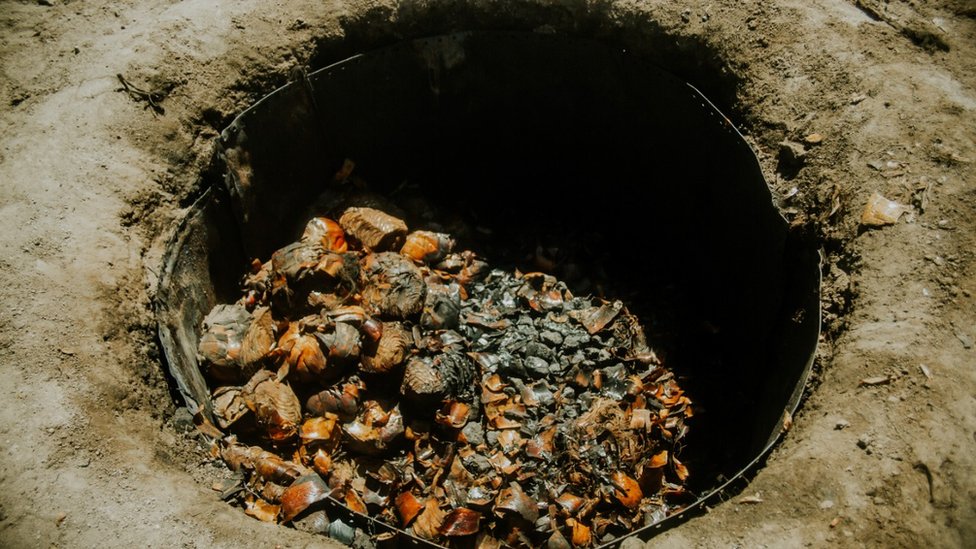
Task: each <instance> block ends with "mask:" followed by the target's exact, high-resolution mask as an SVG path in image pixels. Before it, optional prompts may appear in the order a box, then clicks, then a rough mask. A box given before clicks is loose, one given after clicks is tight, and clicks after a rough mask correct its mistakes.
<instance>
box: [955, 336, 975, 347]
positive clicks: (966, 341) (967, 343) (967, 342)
mask: <svg viewBox="0 0 976 549" xmlns="http://www.w3.org/2000/svg"><path fill="white" fill-rule="evenodd" d="M956 338H957V339H958V340H959V342H960V343H962V346H963V348H964V349H972V348H973V338H971V337H969V336H968V335H966V334H964V333H962V332H956Z"/></svg>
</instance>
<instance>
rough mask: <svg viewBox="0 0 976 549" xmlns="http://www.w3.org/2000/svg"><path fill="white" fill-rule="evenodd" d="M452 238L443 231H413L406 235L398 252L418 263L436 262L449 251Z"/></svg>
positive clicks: (452, 246)
mask: <svg viewBox="0 0 976 549" xmlns="http://www.w3.org/2000/svg"><path fill="white" fill-rule="evenodd" d="M453 248H454V239H453V238H451V236H450V235H447V234H444V233H435V232H431V231H414V232H412V233H410V234H408V235H407V238H406V241H405V242H404V243H403V247H402V248H400V254H401V255H404V256H406V257H408V258H410V259H412V260H414V261H416V262H418V263H437V262H438V261H440V260H442V259H444V257H445V256H446V255H447V254H449V253H451V250H452V249H453Z"/></svg>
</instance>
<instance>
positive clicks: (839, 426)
mask: <svg viewBox="0 0 976 549" xmlns="http://www.w3.org/2000/svg"><path fill="white" fill-rule="evenodd" d="M850 426H851V423H850V422H849V421H847V420H846V419H838V420H837V423H835V424H834V430H835V431H842V430H844V429H847V428H848V427H850Z"/></svg>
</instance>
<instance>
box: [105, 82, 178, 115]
mask: <svg viewBox="0 0 976 549" xmlns="http://www.w3.org/2000/svg"><path fill="white" fill-rule="evenodd" d="M115 76H116V77H118V79H119V82H121V83H122V89H121V90H119V91H124V92H125V93H127V94H129V97H131V98H132V99H133V100H134V101H145V102H146V108H147V109H152V112H153V116H159V115H161V114H166V110H165V109H163V106H162V105H160V104H159V103H160V101H162V100H163V99H164V98H165V97H166V96H165V95H163V94H161V93H157V92H148V91H146V90H143V89H141V88H137V87H136V86H135V85H133V84H132V83H131V82H129V81H128V80H126V79H125V77H124V76H122V75H121V74H116V75H115Z"/></svg>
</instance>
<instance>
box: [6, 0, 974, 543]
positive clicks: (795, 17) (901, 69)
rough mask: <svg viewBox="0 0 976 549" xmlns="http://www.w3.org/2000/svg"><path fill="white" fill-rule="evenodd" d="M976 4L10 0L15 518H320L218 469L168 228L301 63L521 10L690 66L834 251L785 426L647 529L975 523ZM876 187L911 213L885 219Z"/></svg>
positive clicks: (124, 521) (735, 539)
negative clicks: (726, 475) (200, 438)
mask: <svg viewBox="0 0 976 549" xmlns="http://www.w3.org/2000/svg"><path fill="white" fill-rule="evenodd" d="M974 17H976V12H974V11H973V9H972V7H971V6H969V5H968V3H966V2H963V1H959V0H941V1H939V2H933V3H927V4H925V5H919V4H917V3H908V2H901V1H891V2H876V1H873V0H858V1H856V2H843V1H839V0H820V1H815V2H793V1H783V2H776V3H775V4H759V3H741V2H696V1H691V2H685V3H682V4H680V5H677V6H676V5H673V4H664V3H661V4H640V3H636V2H626V1H621V2H610V1H607V2H593V3H584V2H557V3H548V2H547V3H543V2H519V3H504V4H502V3H495V2H477V3H471V4H468V3H459V2H386V1H378V2H337V3H330V4H328V5H322V4H321V3H315V2H302V1H300V2H289V3H287V4H281V5H277V4H270V5H269V4H268V3H266V2H256V1H254V2H234V3H229V2H202V1H185V2H179V3H171V2H144V3H141V4H139V5H138V6H135V7H122V6H118V5H116V4H114V3H107V2H97V1H96V2H85V3H80V2H62V1H42V2H26V1H23V2H8V3H6V4H5V8H4V10H3V14H2V15H0V25H2V27H3V32H2V33H0V67H2V70H3V74H4V78H3V79H2V82H0V105H3V107H2V111H0V128H2V129H0V181H3V185H2V191H0V208H2V211H3V215H2V216H0V220H2V221H0V222H2V223H3V228H4V230H3V231H2V232H0V268H2V270H0V276H2V284H0V303H3V307H2V309H0V350H2V351H3V354H2V356H3V358H2V359H0V368H2V374H3V375H2V376H0V380H2V381H0V383H2V389H3V392H4V394H6V395H7V399H6V400H5V406H4V407H3V409H2V411H0V418H2V419H0V429H2V433H3V437H2V439H0V440H3V450H2V451H0V452H2V453H0V455H2V457H0V483H2V488H3V489H2V490H0V540H2V542H3V544H4V545H6V546H41V545H47V546H117V547H129V546H134V545H150V546H207V547H212V546H218V547H220V546H227V547H237V546H242V545H245V546H272V545H281V546H306V545H309V544H311V543H319V541H318V540H315V541H312V540H310V539H309V538H308V537H307V536H306V535H305V534H302V533H300V532H296V531H292V530H284V529H280V528H276V527H270V526H268V525H265V524H262V523H259V522H258V521H254V520H252V519H250V518H248V517H245V516H243V515H242V514H241V513H239V512H238V511H237V510H235V509H231V508H229V507H228V506H226V505H225V504H224V503H222V502H221V501H219V499H218V497H217V496H216V494H215V493H214V492H213V491H212V490H211V488H210V487H211V484H212V483H213V482H214V481H215V480H217V479H218V478H219V477H220V475H221V474H222V472H223V467H222V465H220V464H218V463H215V462H213V461H212V460H211V459H210V457H209V456H208V455H207V454H206V452H205V451H204V448H202V447H201V445H199V444H198V442H197V438H196V436H195V435H194V434H193V432H192V429H191V426H190V419H189V417H188V414H187V413H186V411H185V410H181V409H179V408H178V401H177V400H176V398H175V395H174V394H172V393H171V392H170V389H169V385H168V383H167V381H166V379H165V374H164V370H163V367H162V366H161V364H160V360H159V358H160V357H159V349H158V346H157V342H156V339H155V326H154V320H153V315H152V311H151V309H150V303H151V299H152V297H153V295H152V292H153V291H154V290H153V289H154V288H155V287H156V281H157V276H158V269H159V265H160V261H161V254H162V250H163V247H164V246H165V243H166V241H167V239H168V237H169V235H170V234H171V233H170V231H171V230H172V227H173V223H174V220H176V219H178V218H179V217H180V216H181V213H182V211H183V210H184V208H186V207H187V206H188V205H189V204H190V203H192V201H193V200H194V199H195V198H196V197H197V196H199V194H200V192H201V190H202V189H201V188H200V182H201V180H202V179H201V177H200V174H201V173H204V172H206V170H207V169H208V164H209V162H210V159H211V158H212V147H213V143H214V137H215V136H216V133H217V131H218V130H219V129H220V128H223V127H224V126H225V125H226V124H227V122H228V121H229V120H230V118H231V117H232V116H233V115H234V114H235V113H237V112H240V111H241V110H242V109H243V108H245V107H246V106H247V105H249V104H251V103H252V102H253V101H254V100H255V99H257V98H259V97H261V96H262V95H264V94H265V93H267V92H268V91H270V90H271V89H273V88H274V87H276V86H277V85H280V84H282V83H285V82H286V81H288V79H289V78H291V77H292V76H293V75H294V74H296V72H300V69H302V68H304V67H316V66H321V65H322V64H323V63H326V62H328V61H332V60H337V59H341V58H343V57H346V56H348V55H349V54H352V53H355V52H358V51H363V50H368V49H372V48H375V47H378V46H382V45H385V44H388V43H392V42H394V41H397V40H400V39H403V38H409V37H415V36H423V35H430V34H436V33H443V32H449V31H454V30H460V29H466V28H482V29H489V28H497V29H520V30H540V31H543V32H556V33H578V34H581V35H585V36H590V37H595V38H598V39H604V40H612V41H614V42H616V43H619V44H624V45H626V46H627V47H629V48H632V49H633V50H634V51H638V52H641V53H643V54H647V55H650V56H652V57H654V58H655V59H657V60H658V61H659V62H660V63H661V64H662V65H663V66H664V67H665V68H666V69H668V70H670V71H672V72H673V73H675V74H677V75H678V76H680V77H682V78H684V79H686V80H688V81H690V82H692V83H694V84H696V85H697V86H698V87H699V88H701V89H703V90H704V91H705V93H706V94H707V95H708V96H709V97H710V98H712V99H713V100H715V101H716V102H717V103H718V104H719V106H720V107H722V108H723V109H724V110H725V112H726V113H727V114H729V116H730V118H731V119H732V120H733V122H734V123H735V124H736V125H737V126H738V127H739V128H740V129H741V131H743V133H745V134H746V135H747V137H748V139H749V140H750V141H751V143H752V145H753V146H754V147H755V149H756V151H757V153H758V154H759V156H760V160H761V162H762V164H763V168H764V171H765V173H766V176H767V179H768V180H769V183H770V186H771V187H772V188H773V190H774V191H775V193H776V194H777V196H779V197H780V198H779V200H780V202H781V204H782V207H783V208H784V211H785V212H786V213H787V217H788V220H789V222H790V224H791V230H792V231H793V232H794V234H795V235H796V236H797V237H799V238H804V239H806V240H807V241H808V242H810V243H811V244H812V245H815V246H818V247H822V249H823V251H824V258H825V261H824V267H823V269H824V296H823V302H822V310H823V312H824V316H825V333H824V336H823V340H822V342H821V346H820V354H819V356H818V361H817V364H816V366H815V378H814V380H812V382H811V384H810V386H809V392H808V394H809V396H808V398H807V399H806V401H805V403H804V406H803V408H802V409H801V412H800V413H799V414H798V415H797V416H796V417H794V418H792V428H791V430H790V432H789V434H788V436H787V437H786V440H785V442H784V443H783V444H782V445H781V446H780V447H779V448H778V449H777V450H776V451H775V452H774V454H773V455H772V457H771V458H770V459H769V460H768V461H767V463H766V464H765V465H764V467H762V468H761V470H759V471H758V472H757V474H756V475H755V477H754V478H753V479H751V481H750V482H749V483H748V484H747V485H744V486H742V487H741V488H739V490H738V491H732V492H730V493H728V495H727V498H728V499H729V500H730V501H728V502H726V503H723V504H721V505H716V506H714V507H713V508H711V509H710V510H709V511H708V512H707V513H704V514H702V515H700V516H698V517H695V518H692V519H691V520H689V521H688V522H686V523H684V524H683V525H681V526H679V527H677V528H675V529H672V530H670V531H668V532H666V533H664V534H663V535H660V536H658V537H656V538H654V539H653V540H652V541H651V542H650V544H651V545H655V546H656V545H662V546H676V547H683V546H715V545H740V544H741V545H749V546H756V545H762V544H767V545H789V546H799V545H804V544H810V545H814V546H823V545H828V544H832V543H842V544H847V545H850V544H859V545H870V546H886V547H887V546H917V545H921V544H926V545H933V546H946V547H957V546H968V545H971V544H972V543H973V540H974V536H976V532H974V526H973V525H974V524H976V516H974V515H976V511H974V507H976V501H974V500H976V493H974V490H976V488H974V486H973V481H972V479H973V478H976V458H974V457H973V456H974V455H976V400H974V394H976V391H974V389H976V374H974V370H973V364H974V353H976V350H974V349H973V340H974V338H976V312H974V311H976V307H973V301H974V299H973V296H972V292H973V291H976V287H974V286H976V284H974V283H976V280H974V274H973V263H972V261H973V255H972V250H973V249H974V242H973V240H974V234H976V231H974V228H976V227H974V224H976V221H974V220H976V215H974V214H976V211H974V210H976V193H974V180H976V177H974V161H976V144H974V139H976V137H974V134H973V130H972V128H973V127H976V120H974V118H976V116H974V113H976V76H974V75H976V70H974V69H976V67H974V65H976V52H974V44H976V39H974V38H976V22H974ZM119 75H121V77H122V78H121V79H120V78H119ZM121 80H125V82H126V83H127V84H125V85H123V83H122V82H121ZM126 87H128V91H125V89H124V88H126ZM120 89H122V90H123V91H119V90H120ZM708 152H709V151H707V150H703V151H701V154H702V157H703V158H707V155H708ZM875 192H878V193H880V194H882V195H884V196H885V197H886V198H888V199H892V200H896V201H898V202H899V203H902V204H905V205H907V206H908V207H909V210H908V211H907V212H906V213H904V214H903V215H902V216H901V217H900V219H898V221H897V222H896V223H894V224H892V225H887V226H884V227H880V228H868V227H864V226H862V225H861V222H860V221H861V214H862V210H863V208H864V206H865V204H867V203H868V201H869V198H870V197H871V196H872V194H873V193H875ZM627 544H628V546H632V545H635V544H639V542H637V541H628V542H627Z"/></svg>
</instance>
